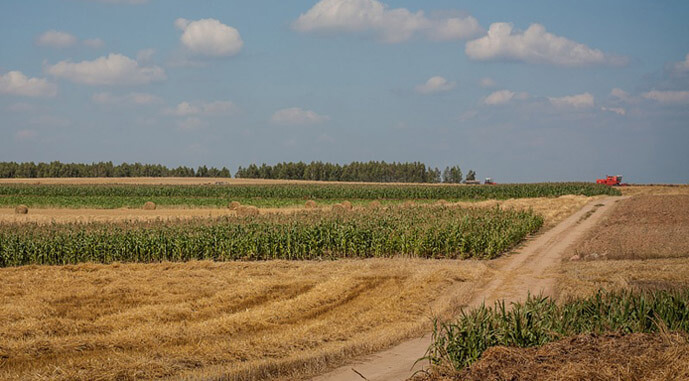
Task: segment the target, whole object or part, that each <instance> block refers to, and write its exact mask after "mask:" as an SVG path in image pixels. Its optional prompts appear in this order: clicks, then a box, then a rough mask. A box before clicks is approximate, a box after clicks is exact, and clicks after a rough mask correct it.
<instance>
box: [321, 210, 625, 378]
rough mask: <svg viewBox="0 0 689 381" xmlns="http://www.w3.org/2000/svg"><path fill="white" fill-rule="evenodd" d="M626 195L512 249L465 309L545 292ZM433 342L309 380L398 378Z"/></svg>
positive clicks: (418, 342)
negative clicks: (567, 257)
mask: <svg viewBox="0 0 689 381" xmlns="http://www.w3.org/2000/svg"><path fill="white" fill-rule="evenodd" d="M623 198H626V197H609V198H605V199H601V200H594V201H592V202H590V203H588V204H586V205H585V206H584V207H583V208H582V209H580V210H579V211H577V212H576V213H574V214H572V215H571V216H569V217H568V218H567V219H565V220H564V221H562V222H560V223H559V224H558V225H556V226H555V227H553V228H552V229H550V230H548V231H546V232H544V233H542V234H539V235H537V236H535V237H533V238H531V239H530V240H528V241H527V242H526V243H525V244H524V245H523V246H522V247H521V248H518V249H517V250H515V251H514V253H512V254H509V255H506V256H503V257H501V258H499V259H496V260H495V261H493V262H492V263H491V267H493V269H494V274H495V276H494V277H492V278H491V279H488V280H487V281H486V282H485V283H484V284H483V285H482V286H481V287H479V288H478V289H477V290H475V292H474V295H473V297H472V299H471V302H470V303H469V304H468V306H467V307H474V306H478V305H480V304H481V303H484V302H485V303H486V304H492V303H493V302H494V301H496V300H499V299H504V300H505V301H506V302H514V301H519V300H523V299H525V298H526V296H527V295H528V294H529V293H531V294H539V293H542V294H544V295H549V294H551V293H552V291H553V286H554V282H555V279H556V273H557V271H558V270H559V264H560V262H561V260H562V258H563V254H564V253H565V251H566V249H567V248H568V247H569V246H570V245H572V244H574V243H575V242H577V241H578V240H579V239H581V238H582V237H583V236H584V234H585V233H586V232H588V231H589V230H590V229H591V228H593V227H594V226H595V225H596V224H597V223H598V222H599V221H600V220H601V219H602V218H603V216H604V215H605V214H607V213H608V212H609V211H610V209H611V207H612V206H613V205H614V204H615V203H616V201H618V200H621V199H623ZM430 341H431V335H430V334H426V335H424V336H423V337H420V338H415V339H412V340H408V341H405V342H403V343H401V344H399V345H397V346H395V347H393V348H391V349H388V350H386V351H383V352H379V353H377V354H374V355H370V356H368V357H365V358H362V359H359V360H358V361H356V362H353V363H350V364H348V365H345V366H342V367H340V368H337V369H335V370H333V371H331V372H329V373H326V374H324V375H321V376H318V377H315V378H313V381H356V380H364V379H365V380H368V381H399V380H405V379H407V378H409V377H411V375H412V374H413V373H414V372H415V371H417V370H420V369H422V368H423V366H424V365H425V363H423V364H422V363H421V362H420V363H418V364H415V362H416V361H417V360H418V359H419V358H421V357H422V356H423V355H424V353H425V351H426V349H427V348H428V346H429V344H430Z"/></svg>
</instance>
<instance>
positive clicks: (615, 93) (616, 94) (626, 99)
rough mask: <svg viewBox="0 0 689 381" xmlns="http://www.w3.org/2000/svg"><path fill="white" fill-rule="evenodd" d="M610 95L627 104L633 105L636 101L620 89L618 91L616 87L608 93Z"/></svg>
mask: <svg viewBox="0 0 689 381" xmlns="http://www.w3.org/2000/svg"><path fill="white" fill-rule="evenodd" d="M610 95H611V96H613V97H615V98H617V99H619V100H621V101H623V102H627V103H634V102H635V101H636V99H635V98H634V97H633V96H631V95H629V93H627V92H626V91H624V90H622V89H618V88H617V87H616V88H614V89H612V90H611V91H610Z"/></svg>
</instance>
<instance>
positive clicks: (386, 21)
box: [292, 0, 481, 43]
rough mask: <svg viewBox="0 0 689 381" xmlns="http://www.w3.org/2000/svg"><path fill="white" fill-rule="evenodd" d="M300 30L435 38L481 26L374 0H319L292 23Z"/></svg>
mask: <svg viewBox="0 0 689 381" xmlns="http://www.w3.org/2000/svg"><path fill="white" fill-rule="evenodd" d="M292 27H293V28H294V29H295V30H298V31H300V32H326V33H328V32H330V33H332V32H346V33H368V34H371V35H373V36H375V37H376V38H377V39H379V40H380V41H383V42H388V43H398V42H403V41H406V40H408V39H410V38H411V37H412V36H413V35H414V34H415V33H417V32H419V33H424V34H425V35H426V36H427V37H428V38H430V39H434V40H456V39H466V38H470V37H473V36H475V35H476V34H478V33H479V32H480V31H481V27H480V26H479V24H478V21H476V19H475V18H473V17H471V16H466V17H448V18H437V19H436V18H433V19H431V18H428V17H426V16H425V15H424V12H423V11H418V12H416V13H413V12H411V11H409V10H408V9H406V8H394V9H391V8H389V7H388V6H387V5H385V4H383V3H381V2H380V1H377V0H321V1H319V2H318V3H317V4H316V5H314V6H313V7H312V8H311V9H309V10H308V11H307V12H306V13H303V14H301V15H300V16H299V18H298V19H297V20H296V21H294V23H292Z"/></svg>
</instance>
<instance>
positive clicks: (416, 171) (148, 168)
mask: <svg viewBox="0 0 689 381" xmlns="http://www.w3.org/2000/svg"><path fill="white" fill-rule="evenodd" d="M45 177H219V178H220V177H222V178H231V177H232V173H231V172H230V170H229V169H227V168H226V167H222V168H220V169H218V168H215V167H207V166H205V165H204V166H200V167H198V168H197V169H194V168H191V167H185V166H179V167H177V168H168V167H166V166H164V165H160V164H141V163H133V164H129V163H122V164H118V165H115V164H113V163H112V162H111V161H108V162H98V163H91V164H83V163H62V162H59V161H53V162H50V163H34V162H25V163H17V162H0V178H6V179H7V178H45ZM235 177H236V178H242V179H271V180H313V181H361V182H387V183H396V182H405V183H440V182H443V183H461V182H462V180H464V177H463V173H462V170H461V169H460V167H459V166H456V165H455V166H451V167H446V168H445V170H443V171H442V172H441V171H440V170H439V169H438V168H431V167H430V166H426V165H425V164H423V163H420V162H413V163H397V162H392V163H386V162H384V161H369V162H357V161H355V162H352V163H349V164H342V165H341V164H333V163H323V162H320V161H313V162H311V163H308V164H307V163H304V162H301V161H300V162H297V163H295V162H283V163H278V164H275V165H268V164H262V165H261V166H258V165H256V164H251V165H249V166H248V167H246V168H243V167H241V166H240V167H239V169H238V170H237V173H236V174H235ZM475 179H476V173H475V172H474V171H472V170H470V171H469V172H468V173H467V175H466V180H475Z"/></svg>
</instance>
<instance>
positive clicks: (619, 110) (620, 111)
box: [600, 107, 627, 115]
mask: <svg viewBox="0 0 689 381" xmlns="http://www.w3.org/2000/svg"><path fill="white" fill-rule="evenodd" d="M600 109H601V110H603V111H608V112H614V113H615V114H617V115H625V114H626V113H627V110H625V109H624V108H622V107H601V108H600Z"/></svg>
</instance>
